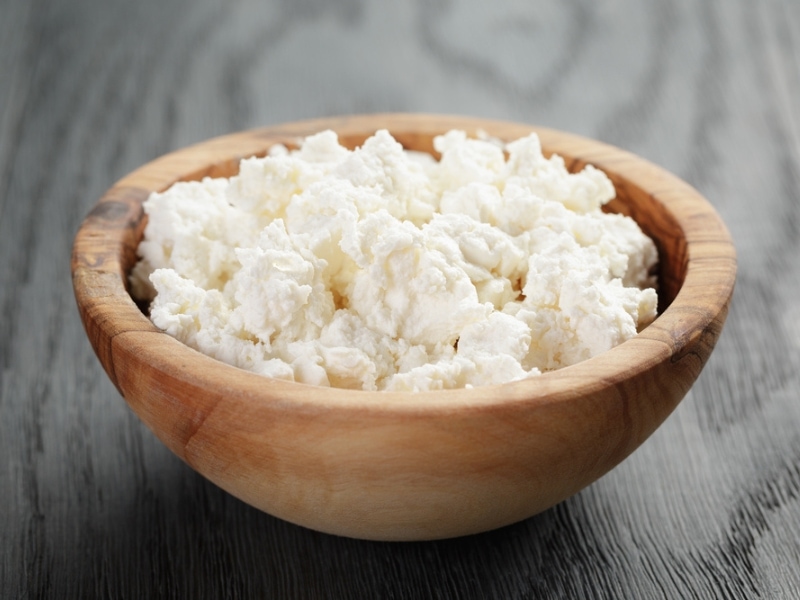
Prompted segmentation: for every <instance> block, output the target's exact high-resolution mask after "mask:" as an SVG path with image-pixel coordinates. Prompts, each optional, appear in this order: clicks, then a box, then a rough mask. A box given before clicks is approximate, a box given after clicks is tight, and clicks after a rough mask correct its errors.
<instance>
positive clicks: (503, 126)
mask: <svg viewBox="0 0 800 600" xmlns="http://www.w3.org/2000/svg"><path fill="white" fill-rule="evenodd" d="M381 124H384V125H385V126H386V128H388V129H389V130H390V132H391V133H392V134H393V135H395V137H397V138H398V139H400V138H401V137H406V138H409V139H413V137H414V136H429V135H432V134H438V133H443V132H445V131H447V130H449V129H455V128H457V129H464V130H466V131H467V132H468V133H472V134H474V133H475V132H477V131H484V132H487V133H489V134H490V135H492V136H496V137H499V138H501V139H504V140H511V139H516V138H518V137H521V136H522V135H524V134H525V133H528V132H536V133H537V134H538V135H539V137H540V140H541V142H542V146H543V148H545V149H546V150H547V151H548V153H549V152H554V153H558V154H560V155H562V156H564V157H565V159H566V160H567V162H568V164H569V165H570V166H571V167H572V169H575V168H580V166H581V165H586V164H592V165H594V166H595V167H597V168H599V169H601V170H603V171H605V172H606V173H608V174H610V175H611V174H613V175H615V176H616V177H623V178H624V179H625V180H626V181H627V182H629V183H630V184H631V185H633V186H635V187H638V188H640V189H641V190H644V191H646V192H647V193H648V194H649V196H650V198H652V200H653V201H655V202H658V203H661V204H662V205H664V206H665V210H667V211H668V212H669V213H670V215H671V216H673V217H674V218H675V220H676V221H677V224H678V225H679V226H680V228H681V230H682V232H683V235H684V236H685V240H686V257H685V263H686V272H685V278H684V281H683V284H682V285H681V287H680V290H679V291H678V293H677V295H676V296H675V298H674V300H673V301H672V303H671V304H670V305H669V306H668V307H667V308H666V309H665V310H664V311H663V312H662V313H661V314H659V316H658V317H657V318H656V320H655V321H654V322H653V323H651V324H650V325H649V326H647V327H646V328H644V329H643V330H642V331H641V332H640V333H639V334H638V335H637V336H635V337H634V338H632V339H629V340H627V341H625V342H623V343H622V344H620V345H618V346H616V347H614V348H612V349H610V350H608V351H606V352H604V353H602V354H600V355H598V356H595V357H593V358H590V359H588V360H585V361H582V362H580V363H577V364H575V365H571V366H569V367H564V368H562V369H558V370H556V371H551V372H547V373H543V374H541V375H538V376H535V377H532V378H528V379H524V380H519V381H513V382H508V383H503V384H496V385H487V386H480V387H475V388H460V389H452V390H434V391H421V392H389V391H364V390H349V389H341V388H328V387H320V386H313V385H308V384H303V383H297V382H290V381H283V380H276V379H269V378H266V377H264V376H262V375H259V374H256V373H253V372H249V371H246V370H243V369H240V368H238V367H234V366H232V365H228V364H225V363H222V362H221V361H218V360H216V359H213V358H211V357H209V356H206V355H204V354H202V353H200V352H199V351H197V350H194V349H192V348H190V347H189V346H186V345H185V344H183V343H182V342H179V341H178V340H177V339H175V338H172V337H171V336H169V335H168V334H167V333H165V332H163V331H161V330H159V329H158V328H157V327H156V326H155V325H154V324H153V323H152V322H151V321H150V320H149V319H148V318H147V317H146V316H145V315H144V314H143V313H142V312H141V310H140V309H139V307H138V306H137V305H136V304H135V303H134V301H133V299H132V298H131V296H130V295H129V293H128V290H127V281H126V279H127V270H128V268H126V265H125V260H124V256H125V254H126V253H127V254H128V256H130V252H134V253H135V247H136V245H138V240H137V239H136V237H137V236H139V237H140V236H141V231H142V228H143V224H142V221H143V215H144V213H143V209H142V206H141V205H142V202H143V201H144V200H145V199H146V198H147V196H149V194H150V192H152V191H163V190H164V189H166V188H167V187H169V185H171V184H172V183H174V182H176V181H179V180H184V179H199V178H202V177H204V176H213V175H214V173H215V172H216V170H218V169H219V168H220V165H223V164H230V163H231V161H236V162H238V160H239V159H241V158H244V157H247V156H252V155H255V154H263V153H264V152H265V151H266V149H267V148H268V147H269V146H271V145H273V144H275V143H292V142H293V141H294V140H296V139H298V138H300V137H304V136H307V135H310V134H312V133H315V132H317V131H320V130H322V129H333V130H334V131H337V133H338V134H339V135H340V136H363V137H367V136H368V135H369V134H371V133H373V132H374V131H375V129H378V128H381V127H382V125H381ZM234 149H235V150H234ZM620 170H624V174H623V172H622V171H620ZM612 179H613V177H612ZM71 266H72V277H73V288H74V292H75V297H76V301H77V304H78V307H79V310H80V312H81V317H82V319H83V321H84V326H85V327H86V329H87V333H89V337H90V340H91V341H92V344H93V345H94V346H95V350H96V352H97V353H98V355H99V356H100V357H101V362H102V363H103V365H104V367H105V368H106V371H107V373H108V375H109V376H110V378H111V380H112V381H113V382H114V384H115V385H116V386H117V387H118V388H120V384H119V381H118V377H117V375H116V374H115V372H114V367H113V362H114V358H113V355H114V353H115V348H118V347H119V346H120V345H123V346H124V345H126V344H131V343H133V344H135V345H136V356H137V357H138V358H137V360H141V361H142V363H148V364H150V365H151V366H152V367H153V368H155V369H157V370H159V371H165V372H169V373H170V374H171V376H172V377H174V378H175V379H176V380H180V381H185V382H187V383H191V385H194V386H198V387H206V388H218V389H219V391H220V397H222V395H226V394H227V395H236V396H240V397H242V398H243V399H247V400H248V401H269V402H273V403H276V402H277V403H280V404H281V405H283V406H285V408H286V409H287V410H297V409H301V410H306V411H312V412H319V411H328V410H333V409H335V410H354V411H358V412H363V411H380V412H382V413H389V414H393V415H398V416H400V415H404V416H414V415H416V416H421V417H429V416H432V415H434V414H439V415H443V414H447V413H449V412H452V411H454V410H459V411H461V410H464V409H468V410H477V411H482V410H490V409H491V408H493V407H497V406H498V405H503V406H506V407H511V406H514V405H518V404H520V403H535V404H549V403H554V402H563V401H566V400H569V399H570V398H577V397H581V396H585V395H586V394H588V393H592V392H596V391H598V390H600V389H604V388H610V387H613V386H615V385H616V384H618V383H619V382H620V381H623V380H625V379H628V378H629V377H631V376H634V375H636V374H639V373H642V372H643V371H646V370H648V369H651V368H652V367H654V366H655V365H657V364H659V363H661V362H663V361H667V360H675V359H676V357H680V356H681V355H682V354H683V353H684V352H685V351H686V349H687V348H688V349H689V351H691V348H692V347H693V345H694V344H695V343H696V342H697V340H698V338H700V337H702V336H704V335H706V330H707V329H708V328H709V326H711V325H712V324H713V323H714V322H719V321H720V318H721V319H722V321H724V317H725V314H726V313H727V310H728V306H729V303H730V300H731V297H732V294H733V288H734V282H735V276H736V254H735V249H734V245H733V242H732V239H731V236H730V233H729V232H728V230H727V228H726V227H725V225H724V223H723V221H722V219H721V218H720V217H719V215H718V214H717V213H716V211H715V209H714V208H713V206H712V205H711V204H710V203H709V202H708V201H707V200H706V199H705V198H703V196H702V195H701V194H700V193H699V192H698V191H697V190H695V189H694V188H693V187H691V186H690V185H688V184H687V183H686V182H684V181H682V180H681V179H679V178H678V177H677V176H675V175H673V174H671V173H669V172H667V171H666V170H664V169H662V168H661V167H658V166H656V165H654V164H652V163H650V162H649V161H647V160H645V159H643V158H640V157H638V156H635V155H633V154H631V153H629V152H627V151H625V150H621V149H619V148H616V147H614V146H610V145H608V144H605V143H603V142H599V141H596V140H590V139H588V138H585V137H582V136H577V135H574V134H571V133H566V132H562V131H557V130H553V129H549V128H545V127H539V126H534V125H527V124H521V123H512V122H508V121H498V120H491V119H482V118H475V117H462V116H453V115H434V114H402V113H401V114H397V113H376V114H369V115H357V116H343V117H331V118H322V119H311V120H304V121H296V122H292V123H287V124H282V125H275V126H268V127H263V128H258V129H251V130H246V131H242V132H238V133H233V134H228V135H224V136H220V137H216V138H212V139H210V140H207V141H204V142H201V143H199V144H195V145H192V146H188V147H185V148H182V149H179V150H177V151H174V152H170V153H168V154H165V155H163V156H161V157H159V158H156V159H155V160H153V161H151V162H149V163H147V164H145V165H143V166H141V167H139V168H138V169H136V170H134V171H132V172H131V173H129V174H127V175H125V176H124V177H122V178H121V179H119V180H118V181H117V182H116V183H115V184H114V185H113V186H112V187H111V188H109V190H107V191H106V192H105V193H104V194H103V196H102V197H101V198H100V200H99V201H98V202H97V204H96V205H95V206H94V208H93V209H92V211H91V212H90V213H89V214H88V215H87V217H86V219H85V220H84V221H83V223H82V224H81V226H80V228H79V230H78V232H77V234H76V236H75V242H74V245H73V253H72V265H71ZM131 266H132V265H131ZM108 310H113V311H114V315H115V318H114V319H110V318H108V312H107V311H108ZM719 327H720V328H721V323H720V325H719ZM718 334H719V331H717V332H716V335H718ZM156 336H157V337H156ZM145 340H146V342H145ZM713 341H716V337H714V340H713ZM713 341H712V343H713ZM623 365H624V368H623ZM701 368H702V365H701Z"/></svg>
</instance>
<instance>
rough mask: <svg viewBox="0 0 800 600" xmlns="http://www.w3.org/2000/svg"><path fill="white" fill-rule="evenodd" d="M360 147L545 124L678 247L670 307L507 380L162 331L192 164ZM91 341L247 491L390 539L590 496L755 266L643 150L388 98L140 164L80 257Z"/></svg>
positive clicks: (196, 168)
mask: <svg viewBox="0 0 800 600" xmlns="http://www.w3.org/2000/svg"><path fill="white" fill-rule="evenodd" d="M326 128H331V129H334V130H335V131H337V132H338V134H339V136H340V140H341V141H342V143H343V144H345V145H348V146H351V147H352V146H355V145H358V144H360V143H362V142H363V141H364V140H365V139H366V138H367V137H368V136H369V135H370V134H372V133H373V132H374V131H375V130H376V129H379V128H387V129H389V131H390V132H391V133H392V134H393V135H394V136H395V137H396V138H397V139H398V141H400V142H401V143H402V144H403V145H404V146H405V147H406V148H410V149H417V150H424V151H428V152H432V151H433V150H432V140H433V137H434V136H435V135H437V134H440V133H443V132H445V131H447V130H449V129H453V128H459V129H464V130H466V131H467V132H468V133H473V134H474V133H475V132H476V131H478V130H483V131H485V132H487V133H489V134H491V135H493V136H497V137H499V138H502V139H506V140H511V139H516V138H519V137H521V136H523V135H526V134H528V133H529V132H531V131H536V132H537V133H538V134H539V136H540V139H541V141H542V146H543V148H544V149H545V152H546V153H552V152H556V153H558V154H560V155H561V156H563V157H564V159H565V161H566V163H567V165H568V167H569V168H570V170H573V171H574V170H579V169H581V168H583V166H584V165H586V164H593V165H595V166H596V167H598V168H600V169H602V170H603V171H605V172H606V173H607V174H608V175H609V177H610V178H611V180H612V181H613V182H614V185H615V186H616V189H617V194H618V197H617V199H616V200H614V201H613V202H612V203H611V205H610V207H611V209H612V210H615V211H618V212H622V213H625V214H628V215H630V216H632V217H633V218H634V219H635V220H636V221H637V222H638V223H639V225H640V226H641V227H642V228H643V229H644V231H645V232H646V233H647V234H649V235H650V236H651V237H653V238H654V239H655V242H656V244H657V246H658V249H659V252H660V273H659V279H660V290H659V294H660V313H661V314H660V316H659V317H658V318H657V319H656V320H655V321H654V322H653V323H652V324H651V325H650V326H649V327H647V328H646V329H644V330H643V331H642V332H641V333H640V334H639V335H638V336H636V337H635V338H633V339H631V340H629V341H627V342H625V343H623V344H621V345H619V346H617V347H616V348H614V349H612V350H610V351H608V352H606V353H604V354H602V355H600V356H597V357H595V358H592V359H590V360H587V361H585V362H582V363H579V364H576V365H574V366H571V367H567V368H564V369H562V370H559V371H554V372H551V373H546V374H544V375H541V376H539V377H535V378H532V379H527V380H523V381H517V382H513V383H508V384H504V385H498V386H488V387H479V388H474V389H462V390H448V391H435V392H421V393H408V392H364V391H350V390H343V389H330V388H321V387H313V386H308V385H303V384H299V383H291V382H286V381H277V380H271V379H268V378H265V377H262V376H259V375H256V374H254V373H249V372H246V371H242V370H239V369H237V368H235V367H232V366H229V365H226V364H223V363H221V362H217V361H216V360H214V359H212V358H209V357H206V356H204V355H202V354H200V353H198V352H196V351H195V350H192V349H190V348H189V347H187V346H184V345H183V344H181V343H180V342H178V341H176V340H175V339H173V338H172V337H170V336H169V335H167V334H165V333H162V332H161V331H159V330H158V329H157V328H156V327H155V326H154V325H153V324H152V323H151V322H150V321H149V320H148V318H147V317H146V316H145V315H144V314H143V313H142V311H141V310H140V309H139V308H138V307H137V305H136V304H135V303H134V302H133V300H132V299H131V297H130V295H129V293H128V284H127V273H128V272H129V271H130V270H131V268H132V267H133V265H134V263H135V262H136V247H137V244H138V243H139V240H140V239H141V237H142V232H143V229H144V225H145V220H146V219H145V217H144V214H143V210H142V202H143V201H144V200H145V199H146V198H147V197H148V195H149V194H150V193H151V192H152V191H156V190H159V191H160V190H164V189H165V188H167V187H168V186H169V185H171V184H172V183H174V182H176V181H178V180H187V179H199V178H202V177H204V176H212V177H219V176H230V175H232V174H234V173H235V172H236V171H237V169H238V161H239V159H240V158H243V157H247V156H251V155H263V154H264V153H265V152H266V151H267V149H268V148H269V147H270V146H272V145H273V144H276V143H279V142H280V143H285V144H287V145H292V144H293V143H294V142H295V141H296V139H297V138H298V136H306V135H309V134H311V133H315V132H317V131H320V130H322V129H326ZM72 276H73V284H74V289H75V296H76V299H77V303H78V307H79V309H80V314H81V318H82V319H83V323H84V326H85V328H86V332H87V335H88V337H89V340H90V341H91V343H92V346H93V347H94V350H95V352H96V353H97V356H98V357H99V359H100V361H101V362H102V364H103V367H104V368H105V370H106V372H107V373H108V376H109V377H110V378H111V380H112V381H113V382H114V384H115V385H116V386H117V389H118V390H119V391H120V393H121V394H122V395H123V396H124V397H125V400H126V401H127V402H128V404H129V405H130V407H131V408H132V409H133V410H134V412H136V414H137V415H139V417H140V418H141V419H142V420H143V421H144V422H145V423H146V424H147V425H148V426H149V427H150V428H151V429H152V430H153V431H154V432H155V434H156V435H157V436H158V437H159V439H161V441H162V442H163V443H164V444H166V445H167V446H168V447H169V448H170V449H171V450H172V451H173V452H174V453H175V454H177V455H178V456H179V457H181V458H182V459H183V460H184V461H186V463H188V464H189V465H190V466H191V467H192V468H194V469H195V470H197V471H198V472H199V473H201V474H203V475H204V476H205V477H207V478H208V479H210V480H211V481H213V482H214V483H216V484H217V485H219V486H220V487H222V488H223V489H225V490H227V491H228V492H230V493H231V494H233V495H234V496H236V497H238V498H240V499H242V500H244V501H245V502H247V503H249V504H251V505H253V506H255V507H257V508H259V509H261V510H264V511H266V512H268V513H270V514H272V515H275V516H277V517H280V518H282V519H286V520H288V521H291V522H293V523H298V524H301V525H304V526H306V527H310V528H313V529H316V530H320V531H325V532H329V533H334V534H339V535H345V536H352V537H359V538H368V539H378V540H421V539H434V538H444V537H452V536H458V535H463V534H470V533H475V532H480V531H485V530H489V529H492V528H496V527H500V526H502V525H506V524H509V523H513V522H515V521H519V520H521V519H525V518H526V517H529V516H531V515H534V514H536V513H537V512H540V511H543V510H545V509H547V508H548V507H550V506H553V505H554V504H556V503H558V502H560V501H561V500H564V499H565V498H567V497H569V496H570V495H572V494H575V493H576V492H577V491H579V490H580V489H581V488H583V487H584V486H586V485H588V484H589V483H591V482H592V481H594V480H595V479H597V478H598V477H600V476H601V475H603V474H604V473H606V472H607V471H608V470H610V469H611V468H613V467H614V466H615V465H617V464H618V463H619V462H620V461H621V460H623V459H624V458H625V457H626V456H628V455H629V454H630V453H631V452H632V451H633V450H634V449H635V448H637V447H638V446H639V445H640V444H641V443H642V442H643V441H644V440H645V439H646V438H647V437H648V436H649V435H650V434H651V433H652V432H653V431H654V430H655V429H656V427H658V425H659V424H660V423H661V422H662V421H663V420H664V419H665V418H666V417H667V415H669V414H670V412H671V411H672V410H673V409H674V408H675V406H676V405H677V404H678V402H680V400H681V399H682V398H683V397H684V395H685V394H686V392H687V391H688V390H689V388H690V387H691V385H692V384H693V382H694V381H695V379H696V378H697V376H698V375H699V374H700V371H701V369H702V368H703V365H704V364H705V362H706V360H707V359H708V357H709V355H710V353H711V351H712V349H713V347H714V344H715V343H716V341H717V338H718V337H719V335H720V332H721V330H722V326H723V323H724V321H725V317H726V315H727V312H728V306H729V303H730V300H731V295H732V292H733V287H734V279H735V276H736V258H735V251H734V247H733V244H732V242H731V238H730V235H729V233H728V231H727V230H726V228H725V225H724V224H723V223H722V221H721V220H720V218H719V216H718V215H717V214H716V212H715V211H714V209H713V208H712V207H711V205H710V204H709V203H708V202H707V201H706V200H704V199H703V198H702V197H701V196H700V194H698V192H696V191H695V190H694V189H693V188H691V187H690V186H689V185H687V184H686V183H684V182H683V181H681V180H679V179H678V178H676V177H674V176H673V175H671V174H669V173H667V172H665V171H664V170H662V169H660V168H658V167H656V166H654V165H652V164H650V163H648V162H646V161H644V160H642V159H640V158H637V157H636V156H633V155H631V154H629V153H627V152H624V151H622V150H619V149H617V148H613V147H610V146H607V145H605V144H602V143H599V142H595V141H590V140H587V139H584V138H580V137H577V136H574V135H569V134H566V133H561V132H557V131H552V130H548V129H542V128H538V127H531V126H528V125H520V124H514V123H507V122H498V121H488V120H480V119H472V118H462V117H446V116H434V115H391V114H389V115H371V116H356V117H345V118H332V119H322V120H314V121H305V122H299V123H290V124H287V125H280V126H276V127H269V128H265V129H257V130H253V131H246V132H243V133H237V134H233V135H228V136H224V137H220V138H217V139H213V140H210V141H207V142H204V143H201V144H198V145H196V146H192V147H190V148H186V149H184V150H180V151H178V152H174V153H172V154H168V155H166V156H163V157H161V158H159V159H157V160H155V161H153V162H151V163H149V164H147V165H145V166H143V167H141V168H140V169H138V170H136V171H134V172H133V173H131V174H130V175H128V176H126V177H123V178H122V179H121V180H120V181H118V182H117V183H116V184H115V185H114V186H113V187H112V188H111V189H110V190H108V192H106V194H105V195H104V196H103V197H102V198H101V199H100V201H99V203H98V204H97V205H96V206H95V208H94V209H93V210H92V211H91V213H90V214H89V215H88V216H87V218H86V220H85V221H84V223H83V225H82V226H81V228H80V230H79V232H78V234H77V237H76V239H75V245H74V249H73V256H72Z"/></svg>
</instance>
